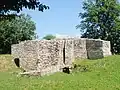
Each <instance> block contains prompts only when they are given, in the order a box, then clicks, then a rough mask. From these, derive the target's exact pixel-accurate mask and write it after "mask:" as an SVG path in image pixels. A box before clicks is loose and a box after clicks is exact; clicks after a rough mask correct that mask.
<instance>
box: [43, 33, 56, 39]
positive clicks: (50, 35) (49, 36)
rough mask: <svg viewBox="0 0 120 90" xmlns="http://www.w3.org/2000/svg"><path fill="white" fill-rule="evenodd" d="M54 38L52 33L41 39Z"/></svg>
mask: <svg viewBox="0 0 120 90" xmlns="http://www.w3.org/2000/svg"><path fill="white" fill-rule="evenodd" d="M55 38H56V36H53V35H52V34H48V35H46V36H45V37H43V39H46V40H52V39H55Z"/></svg>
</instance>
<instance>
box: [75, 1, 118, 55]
mask: <svg viewBox="0 0 120 90" xmlns="http://www.w3.org/2000/svg"><path fill="white" fill-rule="evenodd" d="M83 9H84V10H85V12H83V13H80V14H79V17H81V18H82V19H83V20H82V21H81V22H80V24H79V25H77V28H80V31H81V32H82V37H84V38H94V39H98V38H100V39H103V40H109V41H111V46H112V47H111V49H112V52H113V53H120V47H119V46H117V45H116V44H118V42H120V41H118V40H119V38H120V35H119V34H120V18H119V15H120V4H119V3H118V2H117V0H87V1H85V2H84V3H83ZM116 36H117V37H116Z"/></svg>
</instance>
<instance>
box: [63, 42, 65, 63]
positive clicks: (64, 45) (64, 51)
mask: <svg viewBox="0 0 120 90" xmlns="http://www.w3.org/2000/svg"><path fill="white" fill-rule="evenodd" d="M63 63H64V64H65V42H64V47H63Z"/></svg>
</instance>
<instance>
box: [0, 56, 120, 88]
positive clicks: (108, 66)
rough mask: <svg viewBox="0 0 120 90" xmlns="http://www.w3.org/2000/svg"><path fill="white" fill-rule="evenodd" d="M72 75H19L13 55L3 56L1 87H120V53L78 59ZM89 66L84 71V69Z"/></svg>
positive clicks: (0, 60)
mask: <svg viewBox="0 0 120 90" xmlns="http://www.w3.org/2000/svg"><path fill="white" fill-rule="evenodd" d="M75 64H76V65H78V66H79V67H77V68H76V69H74V71H73V72H72V73H71V74H65V73H55V74H53V75H50V76H44V77H39V76H36V77H33V76H32V77H28V76H18V75H17V72H19V69H17V68H16V67H15V65H14V64H13V63H12V57H11V56H10V55H0V90H120V56H119V55H114V56H109V57H106V58H104V59H98V60H76V62H75ZM81 67H82V68H84V67H85V68H86V69H85V70H83V69H82V68H81Z"/></svg>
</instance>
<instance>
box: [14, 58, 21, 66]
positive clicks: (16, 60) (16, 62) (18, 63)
mask: <svg viewBox="0 0 120 90" xmlns="http://www.w3.org/2000/svg"><path fill="white" fill-rule="evenodd" d="M14 63H15V64H16V66H17V67H20V60H19V58H15V59H14Z"/></svg>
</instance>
